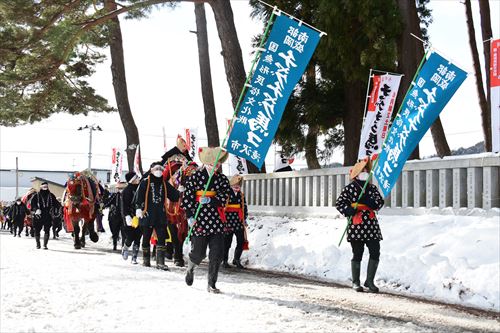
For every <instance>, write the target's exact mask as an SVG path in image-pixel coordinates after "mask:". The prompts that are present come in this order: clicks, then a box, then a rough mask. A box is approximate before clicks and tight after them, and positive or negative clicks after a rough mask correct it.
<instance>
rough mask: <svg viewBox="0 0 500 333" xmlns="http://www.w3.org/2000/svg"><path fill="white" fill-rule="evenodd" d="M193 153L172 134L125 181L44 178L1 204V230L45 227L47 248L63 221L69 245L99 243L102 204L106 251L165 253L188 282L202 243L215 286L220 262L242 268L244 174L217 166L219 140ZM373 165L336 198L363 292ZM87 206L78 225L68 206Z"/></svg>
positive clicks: (372, 224) (162, 257)
mask: <svg viewBox="0 0 500 333" xmlns="http://www.w3.org/2000/svg"><path fill="white" fill-rule="evenodd" d="M198 153H199V159H200V161H201V163H202V165H201V166H198V165H197V164H196V163H195V162H193V160H192V158H191V157H190V155H189V153H188V151H187V146H186V143H185V141H184V140H183V139H182V138H178V140H177V144H176V146H175V147H173V148H172V149H170V150H169V151H167V152H166V153H165V154H164V155H163V156H162V158H161V160H160V161H157V162H153V163H152V164H151V165H150V167H149V169H148V170H147V171H146V172H145V174H144V175H142V176H141V175H140V174H137V173H135V172H133V171H131V172H128V173H127V174H126V175H125V181H118V182H117V183H116V185H115V186H114V188H113V190H112V191H111V192H110V191H109V190H108V189H107V188H105V187H103V186H102V185H101V184H100V182H99V181H98V180H96V179H90V178H89V179H87V180H85V179H86V178H85V177H83V178H82V174H81V173H75V174H74V175H73V176H72V177H70V179H69V181H68V183H67V184H66V185H67V190H66V192H67V193H66V192H65V195H63V198H62V202H60V201H59V200H58V199H57V198H56V197H55V196H54V194H52V193H51V192H50V189H49V187H48V183H47V182H43V183H42V184H41V186H40V190H39V191H35V190H34V189H31V190H30V191H29V192H28V193H27V194H26V195H25V196H24V197H23V198H21V197H19V198H17V199H16V201H15V202H14V203H13V204H12V205H11V206H9V207H1V208H2V209H1V216H0V220H1V221H2V229H3V228H7V229H9V231H10V232H11V233H13V235H14V237H21V233H22V231H23V229H24V228H25V227H26V235H28V230H27V228H29V226H31V227H32V230H33V232H32V236H34V238H35V243H36V248H37V249H40V248H41V247H42V243H41V235H42V230H43V231H44V233H43V249H48V241H49V238H50V230H51V228H52V230H53V237H54V239H56V238H58V236H59V234H58V233H59V231H60V230H61V228H62V225H63V224H64V226H65V229H66V231H68V232H71V234H72V236H73V239H74V240H75V249H80V248H81V247H84V246H85V242H84V239H85V234H86V233H87V234H90V239H91V240H92V241H94V242H97V240H98V237H97V236H96V235H95V232H94V230H97V231H100V232H103V231H104V227H103V225H102V221H101V219H99V216H100V217H101V218H102V216H103V213H102V209H108V214H107V217H108V221H109V230H110V232H111V241H112V250H113V251H117V252H118V251H119V249H118V247H119V245H121V250H120V253H121V257H122V258H123V259H124V260H128V258H129V256H131V263H132V264H134V265H135V264H138V257H139V254H140V249H141V248H142V264H143V266H145V267H151V266H152V265H151V261H152V260H153V261H155V268H156V269H159V270H163V271H168V270H169V267H168V265H167V263H166V259H167V260H173V263H174V265H175V266H178V267H184V266H185V264H186V263H187V268H186V271H185V282H186V284H187V285H188V286H191V285H192V284H193V282H194V275H195V270H196V268H197V267H198V266H199V265H200V264H201V262H202V261H203V260H204V259H205V258H206V257H207V249H208V275H207V290H208V292H210V293H219V292H220V290H219V289H218V288H217V285H216V283H217V279H218V274H219V269H220V268H222V269H232V268H236V269H244V268H245V267H244V266H243V264H242V261H241V256H242V253H243V251H245V250H248V249H249V246H248V239H247V232H246V229H247V218H248V207H247V203H246V200H245V195H244V193H243V191H242V185H243V177H242V176H241V175H234V176H232V177H231V179H228V177H227V176H226V175H224V174H223V173H222V172H221V170H222V168H221V166H222V164H223V163H224V162H225V161H226V159H227V158H228V155H229V154H228V153H227V151H225V150H223V149H222V148H220V147H203V148H200V149H199V152H198ZM371 167H372V166H371V160H370V159H369V158H365V159H363V160H360V161H359V162H358V163H357V164H356V165H355V166H354V167H353V168H352V169H351V171H350V174H349V176H350V179H351V180H352V182H351V183H349V184H347V185H346V186H345V188H344V189H343V190H342V192H341V194H340V196H339V197H338V198H337V201H336V208H337V210H338V211H339V212H340V213H341V214H343V215H344V216H345V217H347V218H348V219H349V224H348V229H347V241H348V242H349V243H350V244H351V247H352V253H353V257H352V260H351V273H352V288H353V289H354V290H355V291H357V292H361V291H365V289H364V288H363V286H364V287H365V288H367V289H366V291H368V292H375V293H376V292H378V291H379V290H378V288H377V286H376V285H375V284H374V278H375V274H376V272H377V268H378V263H379V258H380V241H381V240H382V233H381V231H380V227H379V224H378V221H377V217H376V214H375V212H376V211H377V210H379V209H381V208H382V206H383V204H384V200H383V198H382V196H381V195H380V193H379V191H378V189H377V187H376V186H375V185H373V184H371V183H370V181H369V178H370V177H369V174H370V172H371ZM82 179H84V180H82ZM85 184H87V185H85ZM75 189H80V190H78V191H77V190H75ZM72 191H73V192H75V193H76V194H74V193H73V192H72ZM78 195H80V197H78ZM78 198H80V199H78ZM82 198H83V199H82ZM88 199H90V200H88ZM87 201H88V202H87ZM85 205H86V206H85ZM85 210H87V211H88V216H90V217H91V218H88V217H85V216H84V215H77V220H78V219H82V220H83V225H82V226H81V230H80V229H79V228H78V223H79V221H77V223H76V224H74V223H70V221H71V217H70V216H71V214H72V212H73V213H74V212H75V211H77V212H79V213H82V212H83V211H85ZM63 217H64V219H63ZM63 220H64V221H63ZM29 221H32V222H29ZM89 221H90V225H89V226H88V227H87V228H85V223H87V222H89ZM73 227H75V228H73ZM80 231H81V235H79V234H80ZM188 234H189V236H190V239H189V240H190V243H191V250H190V252H189V253H188V254H186V255H184V254H183V244H184V241H185V239H186V238H187V237H188ZM233 238H236V247H235V249H234V253H233V255H232V261H230V260H229V257H230V249H231V246H232V244H233ZM365 246H366V247H367V248H368V250H369V253H370V257H369V260H368V265H367V276H366V280H365V283H364V284H363V285H362V284H361V280H360V272H361V260H362V257H363V252H364V247H365ZM185 258H186V259H187V260H185Z"/></svg>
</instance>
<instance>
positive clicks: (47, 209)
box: [31, 182, 59, 250]
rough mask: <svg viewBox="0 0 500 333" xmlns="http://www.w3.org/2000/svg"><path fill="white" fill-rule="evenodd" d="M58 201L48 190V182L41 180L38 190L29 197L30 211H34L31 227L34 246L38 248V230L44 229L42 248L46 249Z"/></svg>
mask: <svg viewBox="0 0 500 333" xmlns="http://www.w3.org/2000/svg"><path fill="white" fill-rule="evenodd" d="M58 205H59V202H58V201H57V199H56V196H55V195H54V194H52V192H50V190H49V184H48V183H47V182H43V183H41V184H40V191H38V193H37V194H35V195H34V196H33V198H32V199H31V211H33V212H34V214H33V216H34V217H35V218H34V220H33V227H34V229H35V239H36V248H37V249H39V248H40V232H41V231H42V229H43V231H44V235H43V248H44V250H48V248H47V244H48V242H49V237H50V228H51V227H52V215H53V210H54V209H57V207H58Z"/></svg>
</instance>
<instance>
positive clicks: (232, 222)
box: [222, 175, 248, 268]
mask: <svg viewBox="0 0 500 333" xmlns="http://www.w3.org/2000/svg"><path fill="white" fill-rule="evenodd" d="M242 182H243V177H241V176H239V175H236V176H233V177H232V178H231V180H230V181H229V185H230V186H231V191H229V200H228V201H227V204H226V208H225V213H226V219H227V222H226V225H225V226H224V261H223V262H222V267H224V268H231V265H229V263H228V257H229V249H230V248H231V243H232V242H233V235H234V236H236V249H235V250H234V256H233V265H235V266H236V267H238V268H245V267H243V265H242V264H241V260H240V259H241V254H242V253H243V250H244V249H245V248H244V246H245V244H246V246H247V249H248V242H247V240H246V228H245V223H246V219H247V216H248V210H247V204H246V201H245V196H244V194H243V192H241V184H242Z"/></svg>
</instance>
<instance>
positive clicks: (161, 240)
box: [141, 223, 167, 249]
mask: <svg viewBox="0 0 500 333" xmlns="http://www.w3.org/2000/svg"><path fill="white" fill-rule="evenodd" d="M141 229H142V248H148V249H149V247H150V246H149V242H150V240H151V235H152V234H153V230H155V231H156V236H157V237H158V242H157V243H156V246H165V239H166V238H167V225H166V224H159V223H157V224H154V225H152V226H143V227H142V228H141Z"/></svg>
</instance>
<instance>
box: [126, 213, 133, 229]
mask: <svg viewBox="0 0 500 333" xmlns="http://www.w3.org/2000/svg"><path fill="white" fill-rule="evenodd" d="M125 223H127V225H128V226H129V227H130V226H132V216H130V215H127V216H125Z"/></svg>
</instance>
